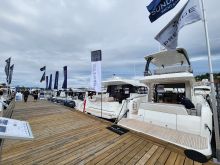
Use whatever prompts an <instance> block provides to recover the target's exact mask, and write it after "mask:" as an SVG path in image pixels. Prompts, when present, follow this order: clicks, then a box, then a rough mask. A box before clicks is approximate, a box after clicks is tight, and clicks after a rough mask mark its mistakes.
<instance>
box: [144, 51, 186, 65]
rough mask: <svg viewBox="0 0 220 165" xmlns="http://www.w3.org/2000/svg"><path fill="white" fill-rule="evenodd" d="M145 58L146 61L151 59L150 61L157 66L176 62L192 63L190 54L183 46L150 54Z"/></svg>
mask: <svg viewBox="0 0 220 165" xmlns="http://www.w3.org/2000/svg"><path fill="white" fill-rule="evenodd" d="M145 59H146V61H148V60H150V62H151V63H152V64H154V65H155V66H157V67H161V66H163V67H164V66H172V65H176V64H181V65H183V64H186V65H187V64H188V65H190V61H189V58H188V55H187V53H186V51H185V49H183V48H178V49H176V50H170V51H162V52H159V53H155V54H152V55H148V56H146V57H145Z"/></svg>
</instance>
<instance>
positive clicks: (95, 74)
mask: <svg viewBox="0 0 220 165" xmlns="http://www.w3.org/2000/svg"><path fill="white" fill-rule="evenodd" d="M101 83H102V82H101V61H95V62H92V70H91V79H90V86H91V88H92V89H93V90H95V91H96V92H101V88H102V87H101Z"/></svg>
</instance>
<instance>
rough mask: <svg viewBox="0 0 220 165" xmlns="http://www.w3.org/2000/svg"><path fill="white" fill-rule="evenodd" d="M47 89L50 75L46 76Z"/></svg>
mask: <svg viewBox="0 0 220 165" xmlns="http://www.w3.org/2000/svg"><path fill="white" fill-rule="evenodd" d="M46 89H48V76H46Z"/></svg>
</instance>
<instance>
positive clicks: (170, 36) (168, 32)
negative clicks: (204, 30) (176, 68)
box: [155, 0, 202, 50]
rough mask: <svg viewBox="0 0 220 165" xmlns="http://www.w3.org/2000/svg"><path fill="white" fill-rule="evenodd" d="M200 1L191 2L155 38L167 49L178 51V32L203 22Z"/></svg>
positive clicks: (192, 0) (193, 0) (191, 0)
mask: <svg viewBox="0 0 220 165" xmlns="http://www.w3.org/2000/svg"><path fill="white" fill-rule="evenodd" d="M201 18H202V16H201V9H200V5H199V0H189V1H188V2H187V3H186V5H184V7H183V8H182V9H181V10H180V12H179V13H177V15H176V16H175V17H174V18H173V19H172V20H171V21H170V22H169V23H168V25H167V26H166V27H165V28H163V29H162V30H161V31H160V32H159V34H157V36H156V37H155V39H156V40H157V41H159V42H160V43H161V45H163V46H164V47H165V48H166V49H168V50H170V49H176V47H177V40H178V32H179V30H180V29H181V28H182V27H183V26H185V25H188V24H191V23H194V22H196V21H199V20H201Z"/></svg>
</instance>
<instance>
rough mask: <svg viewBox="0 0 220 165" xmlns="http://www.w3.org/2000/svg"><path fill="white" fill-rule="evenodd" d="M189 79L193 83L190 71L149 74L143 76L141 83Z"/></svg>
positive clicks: (173, 81) (185, 80) (177, 81)
mask: <svg viewBox="0 0 220 165" xmlns="http://www.w3.org/2000/svg"><path fill="white" fill-rule="evenodd" d="M187 81H190V82H191V83H193V82H194V81H195V79H194V76H193V74H192V73H187V72H183V73H169V74H161V75H151V76H145V77H143V78H142V79H141V80H140V82H141V83H180V82H187Z"/></svg>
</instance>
